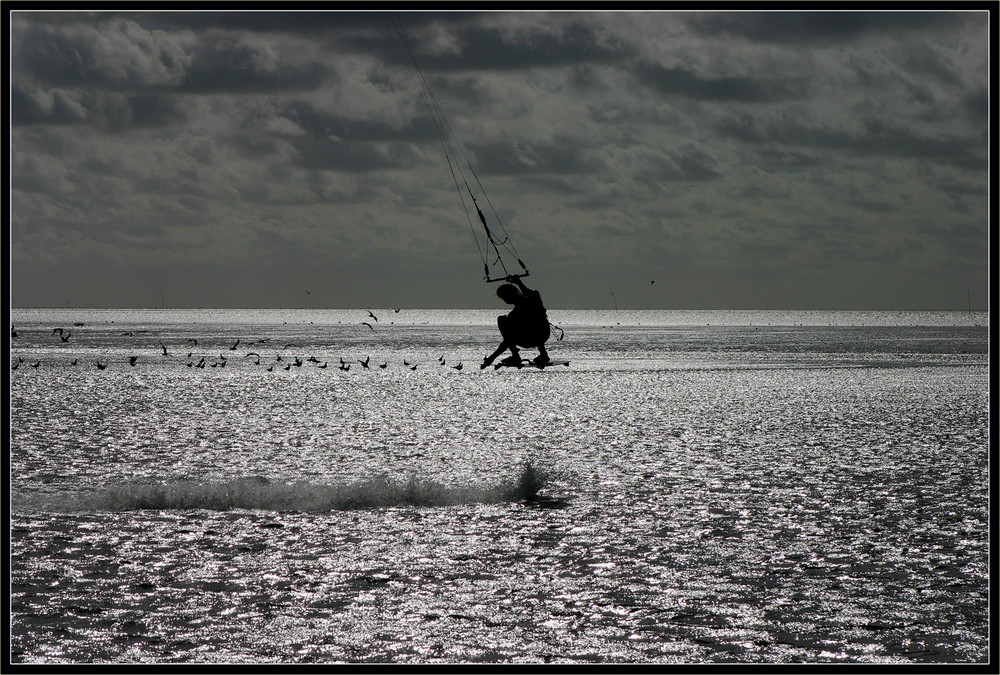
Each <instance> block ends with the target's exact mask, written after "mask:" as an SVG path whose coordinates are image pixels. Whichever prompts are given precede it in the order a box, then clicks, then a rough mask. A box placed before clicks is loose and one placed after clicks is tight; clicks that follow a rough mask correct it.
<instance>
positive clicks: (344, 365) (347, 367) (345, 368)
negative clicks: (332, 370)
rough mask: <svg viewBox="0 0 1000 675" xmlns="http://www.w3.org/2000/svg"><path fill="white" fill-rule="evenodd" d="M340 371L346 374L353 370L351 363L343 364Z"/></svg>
mask: <svg viewBox="0 0 1000 675" xmlns="http://www.w3.org/2000/svg"><path fill="white" fill-rule="evenodd" d="M340 369H341V370H343V371H344V372H345V373H346V372H347V371H348V370H350V369H351V364H349V363H341V364H340Z"/></svg>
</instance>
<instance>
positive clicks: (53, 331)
mask: <svg viewBox="0 0 1000 675" xmlns="http://www.w3.org/2000/svg"><path fill="white" fill-rule="evenodd" d="M56 333H59V334H60V335H62V334H63V329H62V328H53V329H52V334H53V335H55V334H56Z"/></svg>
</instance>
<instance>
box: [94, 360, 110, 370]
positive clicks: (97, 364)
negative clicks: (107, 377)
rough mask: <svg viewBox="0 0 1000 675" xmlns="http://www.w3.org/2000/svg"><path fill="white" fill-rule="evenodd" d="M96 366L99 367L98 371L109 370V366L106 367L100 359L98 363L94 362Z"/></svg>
mask: <svg viewBox="0 0 1000 675" xmlns="http://www.w3.org/2000/svg"><path fill="white" fill-rule="evenodd" d="M94 365H96V366H97V369H98V370H104V369H105V368H107V366H106V365H104V364H103V363H101V360H100V359H98V360H97V361H95V362H94Z"/></svg>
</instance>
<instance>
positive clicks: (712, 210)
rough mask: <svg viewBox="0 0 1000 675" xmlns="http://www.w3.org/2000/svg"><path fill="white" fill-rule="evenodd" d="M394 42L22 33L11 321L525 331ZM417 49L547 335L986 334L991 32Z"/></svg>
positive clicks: (959, 16)
mask: <svg viewBox="0 0 1000 675" xmlns="http://www.w3.org/2000/svg"><path fill="white" fill-rule="evenodd" d="M391 18H392V17H390V15H387V14H380V13H355V12H321V13H315V12H266V11H265V12H236V11H231V12H179V13H162V12H96V13H82V12H81V13H77V12H30V11H16V12H13V13H12V14H11V16H10V40H9V49H10V57H11V58H10V64H11V65H10V69H11V90H10V92H11V93H10V97H11V98H10V115H11V117H10V138H11V153H10V167H11V170H10V194H11V207H10V209H11V214H10V217H11V230H10V231H11V234H10V248H9V251H10V257H11V273H10V274H11V282H10V285H9V288H10V294H11V301H12V303H13V304H14V306H17V307H26V306H56V307H62V306H66V305H70V306H73V307H90V306H103V307H107V306H111V307H114V306H153V307H158V306H160V304H161V302H163V303H165V304H166V305H168V306H175V307H400V306H402V307H497V306H500V303H499V301H498V300H497V299H496V297H495V296H494V295H493V293H494V290H495V284H487V283H484V282H483V261H482V259H481V257H480V256H481V253H480V248H479V246H480V245H481V244H479V243H478V242H477V239H476V227H470V220H471V221H472V225H476V226H478V228H479V230H478V231H479V233H480V234H481V233H482V228H481V226H480V225H478V218H477V217H476V215H475V212H474V211H473V212H472V218H471V219H470V218H469V216H468V215H467V211H466V206H467V205H468V204H467V203H466V202H468V198H467V197H466V200H465V202H463V199H462V198H461V197H460V195H459V193H458V192H457V191H456V189H455V183H454V182H453V179H452V175H451V172H450V171H449V165H448V162H447V160H446V159H445V154H444V152H443V149H442V144H441V141H440V139H439V137H438V134H437V133H436V127H435V124H434V119H435V118H434V117H433V116H432V115H431V110H430V108H428V106H427V103H426V100H427V99H426V98H425V97H423V96H422V95H421V88H420V78H419V77H418V76H417V74H418V71H417V70H416V69H415V68H413V67H412V65H410V64H408V63H407V58H406V52H405V48H404V47H402V46H401V44H400V41H399V38H398V35H397V33H396V32H395V31H394V30H393V25H394V24H393V22H392V21H390V19H391ZM398 20H399V22H400V24H401V25H402V27H403V29H404V31H405V33H404V35H405V37H406V41H407V43H406V44H407V46H408V47H409V49H410V50H411V52H412V54H413V55H414V57H415V59H416V63H417V64H418V65H419V68H420V71H419V72H420V73H422V74H423V77H424V78H425V80H426V82H427V83H428V84H429V85H430V89H431V91H432V93H433V96H434V100H436V101H437V103H438V105H439V106H440V110H441V111H443V113H444V115H445V120H446V121H447V124H448V126H449V128H450V129H451V131H452V132H453V133H454V139H457V142H458V143H460V144H461V147H462V148H464V150H465V152H466V156H467V158H468V159H469V160H470V163H471V166H472V168H473V169H474V171H475V175H476V176H478V178H479V181H480V182H481V184H482V187H483V188H484V190H485V196H486V197H487V198H488V203H489V204H492V206H493V207H494V209H495V211H496V214H497V215H498V216H499V218H500V221H501V222H502V224H503V226H504V228H505V229H506V231H507V233H508V235H509V236H510V240H511V242H513V243H514V245H515V246H516V247H517V252H518V254H520V256H521V258H522V259H523V260H524V261H525V263H526V264H527V266H528V267H529V269H530V270H531V276H530V278H529V279H528V281H529V282H530V284H529V285H534V286H536V287H537V288H539V290H541V291H542V292H543V296H544V298H545V301H546V304H547V306H549V307H550V308H589V307H594V308H606V307H610V306H611V303H612V301H616V302H617V304H618V306H619V307H623V308H624V307H634V308H639V307H653V308H665V309H673V308H676V309H729V308H751V309H752V308H774V309H784V308H799V309H964V308H965V307H966V306H967V293H969V292H971V294H972V299H973V305H974V306H976V307H977V308H985V307H986V305H987V287H988V268H989V258H988V243H989V228H988V220H989V210H988V207H989V182H988V143H989V122H988V120H989V110H988V109H989V102H990V97H989V89H988V82H989V79H988V78H989V73H988V65H989V61H990V58H989V47H990V45H989V39H988V27H989V15H988V14H987V13H986V12H954V13H940V12H923V11H922V12H912V11H910V12H899V13H895V12H889V13H886V12H869V13H853V12H835V13H813V12H805V13H802V12H799V13H790V12H731V11H720V12H698V11H687V12H625V11H599V12H552V13H548V12H546V13H538V12H499V13H481V12H457V13H403V14H401V15H399V16H398ZM477 190H478V187H477ZM483 196H484V195H483V193H482V192H477V197H478V198H479V203H480V204H481V205H485V204H486V200H484V198H483ZM484 210H486V211H487V214H488V217H490V218H492V217H493V215H492V212H491V211H489V210H487V209H485V208H484ZM493 259H494V256H490V262H492V261H493ZM651 282H655V283H651ZM306 291H310V293H308V294H307V293H306ZM612 293H614V296H613V297H612V295H611V294H612Z"/></svg>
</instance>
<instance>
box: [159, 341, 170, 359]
mask: <svg viewBox="0 0 1000 675" xmlns="http://www.w3.org/2000/svg"><path fill="white" fill-rule="evenodd" d="M160 349H162V350H163V355H164V356H170V354H169V353H168V352H167V346H166V345H165V344H163V343H162V342H161V343H160Z"/></svg>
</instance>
